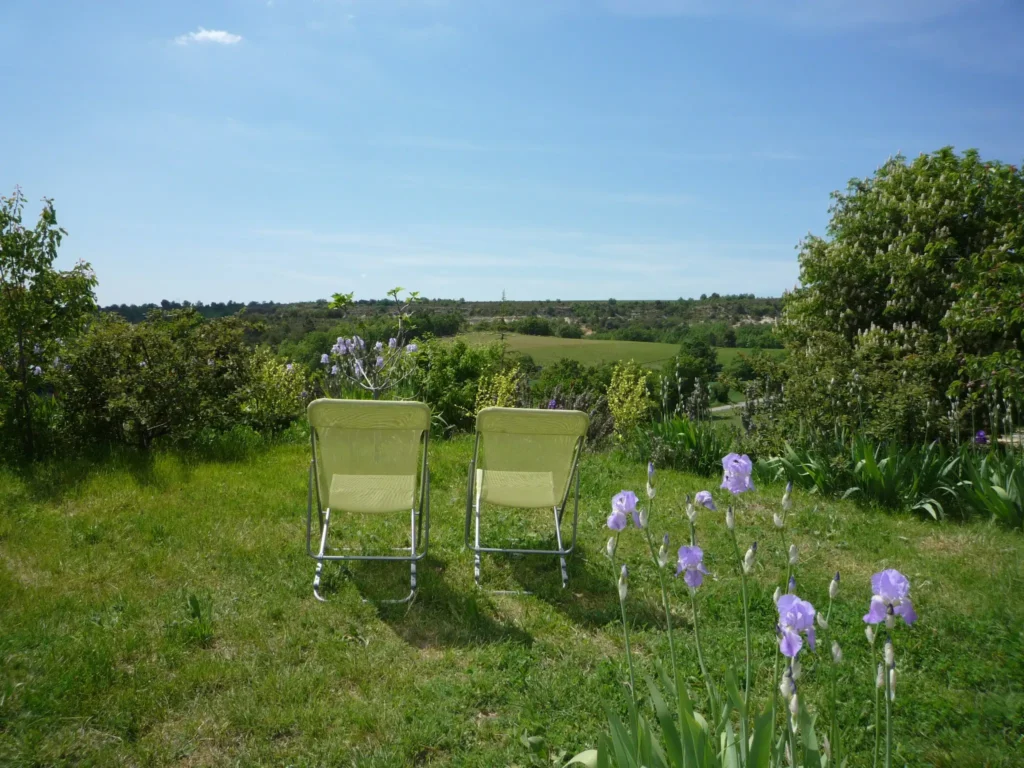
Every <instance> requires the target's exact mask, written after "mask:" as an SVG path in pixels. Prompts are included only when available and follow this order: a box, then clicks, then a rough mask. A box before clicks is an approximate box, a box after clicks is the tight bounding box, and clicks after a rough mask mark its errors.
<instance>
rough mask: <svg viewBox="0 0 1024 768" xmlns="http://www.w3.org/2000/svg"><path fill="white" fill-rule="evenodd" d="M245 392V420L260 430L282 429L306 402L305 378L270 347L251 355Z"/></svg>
mask: <svg viewBox="0 0 1024 768" xmlns="http://www.w3.org/2000/svg"><path fill="white" fill-rule="evenodd" d="M246 366H247V369H248V370H247V381H246V384H245V385H244V387H243V388H242V391H241V395H242V400H241V406H240V407H241V423H242V424H244V425H245V426H248V427H250V428H251V429H254V430H256V431H257V432H263V433H270V434H273V433H274V432H279V431H280V430H282V429H284V428H285V427H287V426H288V425H289V424H291V423H292V421H294V420H295V418H296V417H297V416H298V415H299V411H300V409H301V407H302V406H303V405H305V402H304V401H305V394H306V391H305V386H306V385H305V381H304V377H303V376H302V375H301V374H300V373H298V372H297V371H296V370H295V368H294V366H292V367H291V368H289V367H288V366H285V365H282V364H281V362H280V361H279V360H277V358H275V357H274V356H273V355H272V354H271V352H270V350H268V349H267V348H266V347H257V348H256V349H255V350H253V352H252V353H251V354H250V357H249V360H248V361H247V363H246Z"/></svg>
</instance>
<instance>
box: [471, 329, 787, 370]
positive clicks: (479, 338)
mask: <svg viewBox="0 0 1024 768" xmlns="http://www.w3.org/2000/svg"><path fill="white" fill-rule="evenodd" d="M460 338H461V339H463V340H465V342H466V343H467V344H490V343H491V342H494V341H497V340H498V334H497V333H495V332H494V331H476V332H474V333H465V334H463V335H462V336H460ZM505 341H506V342H508V347H509V349H513V350H516V351H517V352H524V353H526V354H528V355H529V356H530V357H532V358H533V362H535V363H537V365H541V366H544V365H548V364H550V363H556V362H558V361H559V360H561V359H562V358H563V357H567V358H569V359H570V360H578V361H579V362H581V363H584V364H586V365H600V364H601V363H614V362H617V361H619V360H636V361H637V362H638V363H640V364H642V365H646V366H648V367H650V368H657V367H660V366H661V364H662V363H664V362H666V361H667V360H670V359H672V358H673V357H674V356H675V355H676V354H677V353H678V352H679V345H678V344H661V343H655V342H650V341H610V340H607V339H563V338H560V337H558V336H527V335H525V334H520V333H506V334H505ZM717 351H718V362H719V363H720V364H722V365H728V364H729V363H731V362H732V361H733V360H735V359H736V358H737V357H738V356H739V355H740V354H750V353H752V352H753V351H754V350H752V349H746V348H741V347H718V348H717ZM765 351H766V352H767V353H768V354H769V355H771V356H772V357H778V356H781V355H782V354H784V352H783V350H781V349H769V350H765Z"/></svg>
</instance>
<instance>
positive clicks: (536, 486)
mask: <svg viewBox="0 0 1024 768" xmlns="http://www.w3.org/2000/svg"><path fill="white" fill-rule="evenodd" d="M476 487H477V493H478V494H479V495H480V500H481V501H485V502H487V503H488V504H495V505H497V506H499V507H516V508H521V509H536V508H540V507H548V508H551V507H554V506H556V505H557V504H558V503H559V502H560V501H561V499H556V498H555V479H554V475H553V473H551V472H508V471H503V470H494V469H478V470H477V471H476Z"/></svg>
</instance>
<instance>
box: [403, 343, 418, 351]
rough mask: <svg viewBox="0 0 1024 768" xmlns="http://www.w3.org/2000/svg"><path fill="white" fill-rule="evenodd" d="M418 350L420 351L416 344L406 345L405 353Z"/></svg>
mask: <svg viewBox="0 0 1024 768" xmlns="http://www.w3.org/2000/svg"><path fill="white" fill-rule="evenodd" d="M418 349H419V347H417V346H416V345H415V344H406V345H405V351H406V352H415V351H416V350H418Z"/></svg>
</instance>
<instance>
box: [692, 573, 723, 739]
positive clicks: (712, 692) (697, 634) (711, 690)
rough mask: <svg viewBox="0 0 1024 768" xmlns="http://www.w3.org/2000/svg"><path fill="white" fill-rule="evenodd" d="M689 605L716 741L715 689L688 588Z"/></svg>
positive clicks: (698, 660) (694, 606)
mask: <svg viewBox="0 0 1024 768" xmlns="http://www.w3.org/2000/svg"><path fill="white" fill-rule="evenodd" d="M690 605H691V606H693V641H694V645H695V646H696V648H697V663H698V664H699V665H700V672H701V674H702V675H703V676H704V685H705V686H707V689H708V708H709V709H710V710H711V724H712V725H711V731H712V735H713V736H714V737H715V741H717V736H718V705H717V704H716V703H715V690H714V686H713V685H712V683H711V676H710V675H709V674H708V668H707V667H706V666H705V665H704V651H703V649H702V648H701V645H700V630H699V628H698V626H697V597H696V594H695V592H694V590H693V589H692V588H691V589H690Z"/></svg>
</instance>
